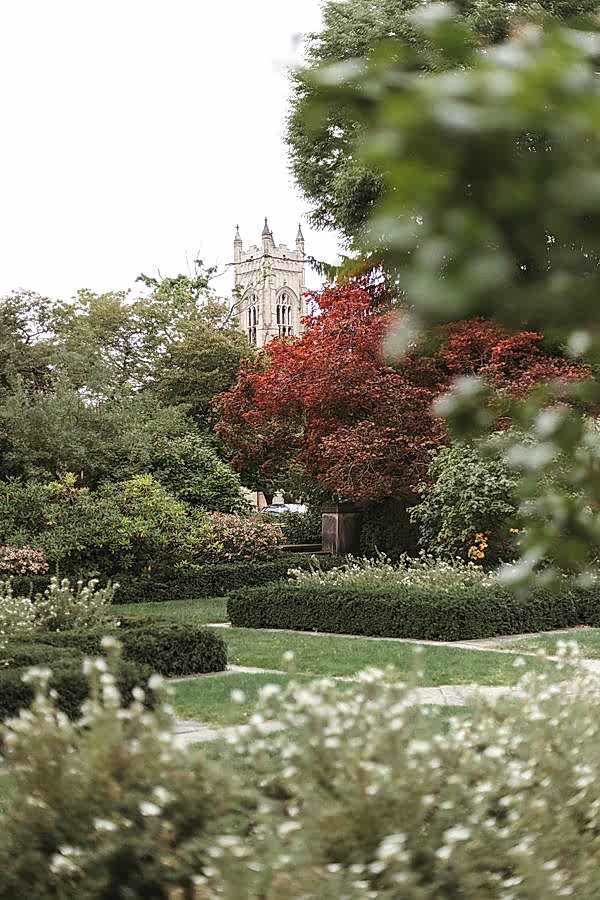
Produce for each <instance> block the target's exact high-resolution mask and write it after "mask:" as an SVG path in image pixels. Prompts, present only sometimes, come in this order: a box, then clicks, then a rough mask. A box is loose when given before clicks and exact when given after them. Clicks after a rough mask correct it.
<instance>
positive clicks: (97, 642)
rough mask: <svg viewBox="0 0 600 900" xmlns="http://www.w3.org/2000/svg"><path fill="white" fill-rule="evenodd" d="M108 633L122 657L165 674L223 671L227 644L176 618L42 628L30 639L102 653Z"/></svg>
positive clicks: (125, 620)
mask: <svg viewBox="0 0 600 900" xmlns="http://www.w3.org/2000/svg"><path fill="white" fill-rule="evenodd" d="M106 634H112V635H114V636H115V637H116V638H118V639H119V640H120V641H121V644H122V645H123V656H124V658H125V659H126V660H130V661H132V662H136V663H140V664H145V665H147V666H149V667H150V668H151V670H152V671H154V672H159V673H160V674H161V675H164V676H166V677H175V676H181V675H203V674H207V673H209V672H223V671H224V670H225V669H226V667H227V648H226V645H225V642H224V640H223V638H222V637H221V636H220V635H218V634H216V633H215V632H214V631H209V630H208V629H206V628H200V627H198V626H194V625H191V624H187V623H186V624H182V623H179V622H155V621H144V620H141V621H140V620H139V619H135V618H130V619H124V620H123V622H122V625H121V627H120V628H119V627H115V626H104V627H100V628H96V629H93V630H90V629H82V630H79V631H62V632H45V633H42V634H36V635H32V636H31V641H33V642H34V643H39V644H44V645H50V646H53V647H71V648H73V649H74V650H77V651H79V652H80V653H82V654H86V655H96V654H98V655H102V647H101V641H102V638H103V637H104V635H106Z"/></svg>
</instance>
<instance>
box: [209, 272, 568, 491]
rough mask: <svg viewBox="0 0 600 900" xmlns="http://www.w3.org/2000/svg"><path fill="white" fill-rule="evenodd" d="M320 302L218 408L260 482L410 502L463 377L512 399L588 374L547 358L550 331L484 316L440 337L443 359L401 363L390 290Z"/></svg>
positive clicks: (363, 286)
mask: <svg viewBox="0 0 600 900" xmlns="http://www.w3.org/2000/svg"><path fill="white" fill-rule="evenodd" d="M311 299H312V300H313V301H314V304H315V306H316V307H317V309H316V311H315V312H313V313H312V314H311V315H309V316H308V317H307V318H306V320H305V332H304V334H303V335H302V336H301V337H300V338H285V339H276V340H273V341H271V342H270V343H269V344H268V345H267V346H266V347H265V348H264V349H263V350H262V351H261V352H260V353H259V355H258V357H257V358H256V359H255V360H254V361H252V362H245V363H244V364H243V366H242V368H241V370H240V372H239V375H238V378H237V381H236V383H235V384H234V386H233V387H232V388H231V390H229V391H227V392H226V393H224V394H222V395H221V396H220V397H219V398H218V400H217V409H218V413H219V417H220V418H219V422H218V424H217V432H218V434H219V435H220V437H221V438H222V439H223V441H225V443H226V444H227V445H228V446H229V447H230V448H232V450H233V451H234V454H235V456H234V459H233V463H234V465H235V467H236V468H237V469H239V470H241V471H243V472H244V474H245V476H246V479H247V480H250V481H253V482H254V483H255V484H256V485H259V484H261V483H264V482H265V481H267V482H270V483H272V484H274V483H276V482H277V479H278V478H283V476H284V473H285V472H286V471H289V469H290V466H299V467H301V468H302V470H303V471H305V472H306V473H307V474H308V475H309V476H311V477H312V478H313V479H314V480H315V481H316V482H317V483H318V484H319V485H320V486H321V487H322V488H324V489H326V490H327V491H329V492H331V493H332V494H335V495H337V496H340V497H343V498H346V499H352V500H361V501H378V500H383V499H385V498H387V497H392V496H394V497H402V496H406V495H408V494H410V493H411V492H412V489H413V487H414V486H415V485H416V484H417V483H418V482H419V481H420V480H421V479H422V478H423V476H424V474H425V471H426V469H427V465H428V461H429V451H430V450H432V449H434V448H436V447H437V446H439V445H440V444H441V443H442V442H444V441H445V440H446V433H445V429H444V426H443V423H442V422H441V420H440V419H438V418H436V417H435V416H434V415H433V412H432V401H433V400H434V399H435V398H436V396H438V395H439V394H440V393H442V392H443V391H444V390H446V389H447V387H448V385H449V384H450V382H451V380H452V379H453V378H455V377H457V376H460V375H471V374H477V373H481V374H483V375H485V376H486V377H487V378H489V379H490V380H491V381H492V382H493V383H494V384H495V385H496V386H497V387H498V388H500V389H502V390H506V391H509V392H510V391H513V390H514V391H517V390H521V389H522V387H523V386H524V385H525V386H527V385H530V384H532V383H534V382H535V381H538V380H541V379H542V378H546V377H557V376H558V377H565V378H581V377H582V375H583V374H584V371H583V370H582V368H581V367H578V366H574V365H571V364H570V363H568V362H567V361H566V360H564V359H562V358H560V357H556V356H548V355H547V354H545V353H544V351H543V348H542V346H541V336H540V335H538V334H535V333H532V332H520V333H518V334H511V333H509V332H508V331H506V330H504V329H502V328H500V327H499V326H497V325H495V324H494V323H492V322H486V321H484V320H482V319H474V320H470V321H466V322H460V323H457V324H454V325H451V326H447V327H445V328H442V329H440V331H439V334H438V335H437V338H438V346H437V349H436V350H435V351H430V353H429V354H428V355H424V354H423V353H422V352H419V351H418V350H415V351H413V352H412V353H410V354H409V355H408V356H407V357H405V358H404V359H403V360H402V361H401V362H399V363H398V364H397V365H393V366H392V365H390V363H389V361H386V360H385V359H384V357H383V355H382V346H383V341H384V337H385V334H386V332H387V330H388V329H389V327H390V325H391V324H392V322H393V321H394V320H395V319H396V317H397V316H398V313H397V312H396V311H394V310H393V309H391V307H390V305H389V304H388V303H387V302H386V301H387V295H386V291H385V288H384V287H382V286H379V287H372V286H370V285H369V284H368V283H366V282H364V281H355V282H350V283H345V284H342V285H337V286H333V287H326V288H325V289H324V290H323V291H321V292H320V293H315V294H313V295H312V298H311Z"/></svg>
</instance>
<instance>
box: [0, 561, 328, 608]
mask: <svg viewBox="0 0 600 900" xmlns="http://www.w3.org/2000/svg"><path fill="white" fill-rule="evenodd" d="M313 559H314V558H313V557H312V556H311V555H309V554H303V553H297V554H289V555H286V556H280V557H278V558H277V559H273V560H271V561H270V562H232V563H220V564H218V565H207V566H203V567H202V568H201V569H198V570H193V571H188V572H173V573H171V574H169V575H168V576H165V575H147V576H144V577H142V578H131V577H130V576H127V575H123V576H120V575H115V576H114V578H113V579H112V580H113V581H114V582H115V583H117V584H118V585H119V589H118V591H117V592H116V593H115V601H116V602H117V603H147V602H150V601H159V600H196V599H199V598H201V597H220V596H222V595H223V594H227V593H228V592H229V591H236V590H240V589H241V588H245V587H259V586H261V585H264V584H270V583H272V582H274V581H280V580H281V579H285V578H287V573H288V570H289V569H308V568H309V567H310V564H311V562H312V561H313ZM339 564H340V560H339V559H336V558H335V557H332V556H322V557H319V566H320V567H321V568H322V569H323V570H326V569H331V568H333V566H335V565H339ZM85 580H87V577H86V579H85ZM48 583H49V578H48V577H47V576H40V575H37V576H32V577H29V576H22V577H18V578H15V579H14V582H13V587H14V591H15V593H16V594H26V595H29V593H30V592H31V591H32V590H33V593H34V594H35V593H42V592H43V591H45V589H46V588H47V587H48Z"/></svg>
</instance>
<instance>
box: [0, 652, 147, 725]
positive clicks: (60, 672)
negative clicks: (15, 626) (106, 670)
mask: <svg viewBox="0 0 600 900" xmlns="http://www.w3.org/2000/svg"><path fill="white" fill-rule="evenodd" d="M13 651H14V652H13ZM2 662H4V663H7V665H8V667H4V666H2V667H0V720H2V719H6V718H8V717H9V716H15V715H17V714H18V712H19V710H20V709H23V708H26V707H28V706H30V704H31V701H32V700H33V688H32V686H31V684H29V683H27V682H25V681H23V676H24V675H25V674H26V672H27V670H28V669H29V667H30V666H31V665H32V664H34V665H44V666H47V667H48V668H49V669H50V670H51V672H52V675H51V678H50V686H51V687H52V688H53V689H54V690H55V691H56V693H57V702H58V705H59V707H60V709H62V710H63V711H64V712H65V713H66V714H67V715H68V716H69V717H75V716H76V715H77V714H78V713H79V711H80V708H81V704H82V703H83V701H84V700H85V698H86V697H87V693H88V685H87V680H86V678H85V676H84V674H83V671H82V663H83V653H81V652H80V651H79V650H77V649H76V648H75V647H70V648H63V647H53V646H50V645H47V644H42V643H35V644H31V645H29V644H28V643H20V644H19V645H18V647H14V648H13V647H12V646H11V644H10V643H9V645H8V646H7V648H6V649H5V650H4V651H3V660H2ZM17 663H18V664H17ZM151 674H152V668H151V667H150V666H146V665H143V664H140V663H137V662H134V661H132V660H128V659H122V660H120V662H119V665H118V673H117V684H118V687H119V690H120V691H121V694H122V696H123V699H124V701H125V702H126V703H130V702H131V701H132V699H133V695H132V691H133V688H134V687H135V686H136V685H140V684H144V683H145V682H146V681H147V680H148V678H149V677H150V675H151Z"/></svg>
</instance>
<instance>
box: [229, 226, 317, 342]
mask: <svg viewBox="0 0 600 900" xmlns="http://www.w3.org/2000/svg"><path fill="white" fill-rule="evenodd" d="M233 259H234V276H235V278H234V281H235V292H236V294H237V296H238V306H237V309H238V320H239V325H240V328H241V330H242V331H243V332H244V333H245V334H246V335H247V336H248V340H249V341H250V343H251V344H253V345H255V346H257V347H262V346H264V345H265V344H266V343H267V342H268V341H270V340H271V338H274V337H287V336H291V335H299V334H301V333H302V330H303V327H302V322H301V320H302V318H303V317H304V316H305V315H306V301H305V299H304V292H305V282H304V267H305V254H304V237H303V235H302V229H301V228H300V226H298V233H297V235H296V245H295V247H294V248H293V249H292V248H290V247H288V246H287V245H286V244H276V243H275V240H274V238H273V232H272V231H271V230H270V228H269V225H268V222H267V220H266V219H265V224H264V227H263V231H262V241H261V244H260V245H258V244H251V245H250V246H249V247H247V249H245V250H244V246H243V242H242V238H241V235H240V231H239V228H238V229H236V233H235V239H234V242H233Z"/></svg>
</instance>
